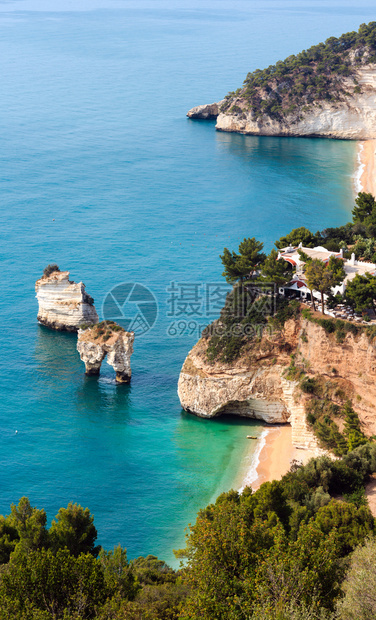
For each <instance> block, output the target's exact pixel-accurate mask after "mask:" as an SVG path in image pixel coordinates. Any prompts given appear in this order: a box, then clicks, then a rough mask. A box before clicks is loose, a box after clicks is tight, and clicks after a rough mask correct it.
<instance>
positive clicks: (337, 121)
mask: <svg viewBox="0 0 376 620" xmlns="http://www.w3.org/2000/svg"><path fill="white" fill-rule="evenodd" d="M354 78H355V79H356V81H357V84H358V86H359V89H360V92H359V93H355V92H354ZM342 87H343V89H344V90H345V91H347V92H348V96H346V97H343V98H342V100H340V101H324V100H320V101H317V102H315V103H313V104H311V105H309V106H304V105H302V107H301V109H300V108H297V109H296V110H295V111H293V112H292V113H290V114H288V115H286V116H285V117H284V118H283V119H281V120H277V119H275V118H271V117H270V116H268V115H267V114H263V115H262V116H261V118H256V116H255V114H254V112H253V111H252V110H250V109H249V103H248V101H247V100H246V99H245V98H243V97H242V93H241V92H240V94H239V95H238V96H235V97H233V98H232V99H231V104H230V105H228V107H227V105H226V104H225V105H222V104H223V102H219V103H218V104H217V108H218V114H217V115H216V116H217V123H216V126H215V127H216V129H217V130H218V131H225V132H236V133H242V134H249V135H259V136H295V137H298V136H305V137H324V138H336V139H346V140H370V139H375V138H376V64H365V65H363V66H360V67H359V68H357V69H356V71H355V73H354V74H353V75H352V76H350V77H348V78H343V83H342ZM215 105H216V104H209V105H208V106H205V105H202V106H197V107H196V108H193V109H192V110H190V111H189V112H188V116H190V117H191V118H213V117H214V116H215V114H212V116H209V115H207V116H205V114H208V113H209V110H210V109H213V110H215ZM221 106H222V109H220V108H221Z"/></svg>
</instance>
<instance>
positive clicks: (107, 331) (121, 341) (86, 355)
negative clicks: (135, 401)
mask: <svg viewBox="0 0 376 620" xmlns="http://www.w3.org/2000/svg"><path fill="white" fill-rule="evenodd" d="M133 342H134V333H133V332H126V331H125V330H124V329H122V328H120V327H119V326H117V325H115V324H114V323H113V322H111V324H106V325H104V323H100V324H99V325H96V326H95V327H93V328H89V329H80V330H79V331H78V340H77V351H78V352H79V354H80V357H81V360H82V361H83V362H84V363H85V371H86V374H87V375H99V373H100V368H101V365H102V362H103V360H104V358H105V357H106V356H107V364H109V365H110V366H112V367H113V369H114V370H115V372H116V381H117V382H118V383H129V382H130V380H131V375H132V370H131V355H132V353H133Z"/></svg>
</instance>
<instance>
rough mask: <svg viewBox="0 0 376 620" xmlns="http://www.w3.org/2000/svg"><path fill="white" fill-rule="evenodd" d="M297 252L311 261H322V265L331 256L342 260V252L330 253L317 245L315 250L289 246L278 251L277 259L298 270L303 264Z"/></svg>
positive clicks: (300, 245) (300, 246)
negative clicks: (281, 259)
mask: <svg viewBox="0 0 376 620" xmlns="http://www.w3.org/2000/svg"><path fill="white" fill-rule="evenodd" d="M299 251H301V252H304V254H307V256H309V258H311V259H312V260H315V259H318V260H321V261H323V263H327V262H329V259H330V257H331V256H334V258H343V250H340V251H339V252H331V251H330V250H327V249H326V248H324V247H322V246H321V245H318V246H317V247H316V248H303V246H302V244H299V245H298V246H297V247H292V246H289V247H287V248H283V249H282V250H279V252H278V259H280V258H283V259H284V260H285V261H287V262H288V263H290V264H291V265H293V266H294V267H297V269H298V270H299V268H301V267H302V266H303V265H304V264H305V263H304V261H303V260H302V259H301V258H300V256H299Z"/></svg>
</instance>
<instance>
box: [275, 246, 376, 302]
mask: <svg viewBox="0 0 376 620" xmlns="http://www.w3.org/2000/svg"><path fill="white" fill-rule="evenodd" d="M299 251H301V252H304V254H307V256H309V257H310V258H311V259H312V260H321V261H322V262H323V263H328V262H329V260H330V257H331V256H333V257H334V258H341V259H343V261H344V265H343V267H344V270H345V273H346V276H345V279H344V280H343V282H342V284H340V285H339V286H336V287H335V288H334V289H333V291H332V292H333V294H334V295H335V294H336V293H341V295H343V293H344V292H345V289H346V286H347V284H348V283H349V282H350V281H351V280H353V279H354V278H355V276H356V275H360V276H364V275H366V274H367V273H370V274H371V275H376V265H375V264H374V263H368V262H365V261H358V260H356V259H355V254H354V253H353V254H351V258H350V259H349V260H346V259H345V258H344V256H343V250H340V251H339V252H331V251H330V250H327V249H326V248H324V247H323V246H317V247H315V248H304V247H303V246H302V244H300V245H299V246H297V247H291V246H290V247H287V248H283V249H281V250H279V252H278V258H277V260H279V259H281V258H282V259H283V260H285V261H286V262H288V263H290V265H292V266H293V267H295V268H296V272H295V273H294V275H293V276H292V278H291V281H290V282H289V284H288V285H287V288H289V289H292V290H302V289H304V291H303V290H302V292H306V290H308V289H306V280H305V276H304V272H303V267H304V265H305V262H304V261H303V260H302V259H301V258H300V255H299Z"/></svg>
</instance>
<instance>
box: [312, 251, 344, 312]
mask: <svg viewBox="0 0 376 620" xmlns="http://www.w3.org/2000/svg"><path fill="white" fill-rule="evenodd" d="M345 275H346V274H345V270H344V267H343V261H342V260H341V259H336V258H334V257H332V256H331V257H330V259H329V262H328V263H324V262H323V261H321V260H319V259H314V260H312V261H311V262H309V263H307V264H306V266H305V277H306V280H307V285H308V288H310V289H311V290H315V291H318V292H319V293H321V309H322V313H323V314H325V309H324V295H328V294H329V293H330V292H331V289H332V288H333V287H334V286H336V285H339V284H340V283H341V282H342V280H343V279H344V278H345Z"/></svg>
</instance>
